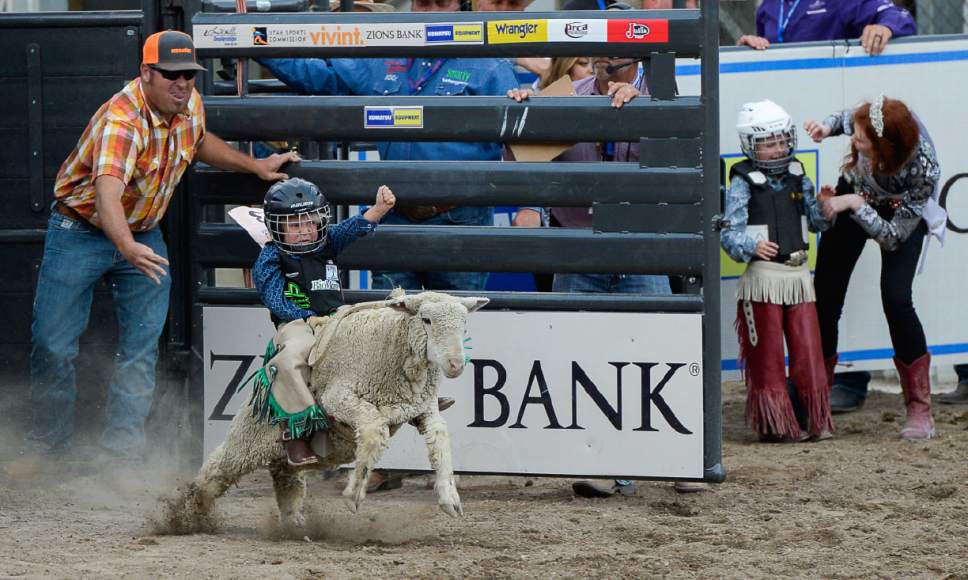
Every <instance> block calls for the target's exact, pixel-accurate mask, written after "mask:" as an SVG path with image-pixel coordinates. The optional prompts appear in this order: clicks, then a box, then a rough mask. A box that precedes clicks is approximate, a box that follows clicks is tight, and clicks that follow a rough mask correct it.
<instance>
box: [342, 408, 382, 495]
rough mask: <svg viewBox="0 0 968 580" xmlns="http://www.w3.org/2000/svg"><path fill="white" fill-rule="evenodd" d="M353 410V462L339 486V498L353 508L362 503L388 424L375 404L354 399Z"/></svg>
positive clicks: (380, 453)
mask: <svg viewBox="0 0 968 580" xmlns="http://www.w3.org/2000/svg"><path fill="white" fill-rule="evenodd" d="M356 410H357V416H356V464H355V467H354V469H353V471H352V472H351V473H350V478H349V481H348V482H347V484H346V489H344V490H343V499H344V500H345V501H346V505H347V507H349V508H350V510H351V511H353V512H356V511H357V510H359V508H360V504H361V503H363V498H365V497H366V484H367V482H368V481H369V480H370V472H371V471H372V470H373V466H374V465H376V462H377V461H379V460H380V457H381V456H382V455H383V451H384V450H385V449H386V448H387V444H388V443H389V442H390V425H389V423H388V422H387V420H386V417H384V416H383V415H382V414H381V413H380V412H379V411H378V410H377V408H376V407H375V406H373V405H372V404H370V403H367V402H366V401H362V400H358V401H357V402H356Z"/></svg>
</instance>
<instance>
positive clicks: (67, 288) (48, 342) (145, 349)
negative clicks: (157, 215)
mask: <svg viewBox="0 0 968 580" xmlns="http://www.w3.org/2000/svg"><path fill="white" fill-rule="evenodd" d="M134 239H135V241H136V242H139V243H142V244H144V245H146V246H148V247H150V248H151V249H152V250H154V252H155V253H156V254H158V255H159V256H162V257H164V258H166V259H167V258H168V250H167V248H166V247H165V242H164V240H163V239H162V235H161V232H160V231H158V229H157V228H156V229H154V230H151V231H148V232H143V233H135V234H134ZM165 270H166V271H167V270H168V269H167V268H165ZM102 277H106V278H107V281H108V283H109V286H110V288H111V294H112V297H113V299H114V309H115V314H116V316H117V320H118V326H119V337H118V347H117V351H116V353H115V356H114V363H115V367H114V373H113V376H112V378H111V384H110V386H109V390H108V399H107V411H106V413H107V417H106V421H105V425H104V431H103V433H102V435H101V438H100V441H99V442H100V445H101V446H102V447H104V448H106V449H108V450H110V451H112V452H114V453H115V455H116V456H117V457H119V458H123V459H133V460H137V459H139V458H141V457H142V455H143V453H144V439H145V437H144V422H145V418H146V417H147V416H148V411H149V409H150V407H151V400H152V397H153V395H154V390H155V362H156V360H157V358H158V339H159V338H160V336H161V332H162V330H163V328H164V325H165V320H166V318H167V315H168V298H169V293H170V292H169V290H170V288H171V277H170V275H168V276H164V277H162V278H161V284H155V283H154V282H153V281H151V279H149V278H148V277H147V276H145V275H144V274H142V273H141V272H140V271H138V270H137V269H135V268H134V267H133V266H131V265H130V264H129V263H128V262H127V260H125V259H124V257H122V256H121V253H120V252H118V250H117V248H116V247H115V246H114V244H113V243H112V242H111V240H109V239H108V238H107V236H105V235H104V232H102V231H101V230H99V229H97V228H95V227H93V226H91V225H89V224H87V223H85V222H81V221H77V220H73V219H71V218H68V217H65V216H63V215H60V214H59V213H57V212H52V214H51V217H50V220H49V221H48V228H47V238H46V242H45V247H44V259H43V262H42V264H41V267H40V274H39V276H38V279H37V293H36V296H35V297H34V310H33V325H32V326H31V332H32V334H33V338H32V349H31V352H30V378H31V384H30V387H31V389H30V397H31V405H32V410H33V420H32V424H31V431H30V435H29V436H28V442H29V443H31V444H32V445H33V446H34V447H39V448H40V449H42V450H44V451H51V452H55V451H58V450H63V449H66V448H67V447H68V446H69V445H70V439H71V435H72V434H73V431H74V401H75V398H76V391H77V387H76V384H75V369H74V359H75V358H76V357H77V353H78V341H79V339H80V337H81V335H82V334H83V333H84V331H85V330H86V329H87V326H88V321H89V319H90V314H91V304H92V302H93V298H94V286H95V284H96V283H97V281H98V280H99V279H101V278H102Z"/></svg>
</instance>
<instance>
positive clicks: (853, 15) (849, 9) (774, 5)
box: [756, 0, 917, 43]
mask: <svg viewBox="0 0 968 580" xmlns="http://www.w3.org/2000/svg"><path fill="white" fill-rule="evenodd" d="M780 2H783V10H784V14H783V20H784V21H786V19H787V18H788V17H789V18H790V20H789V23H788V24H787V25H786V29H785V30H784V32H783V42H785V43H786V42H809V41H812V40H850V39H856V38H860V35H861V33H863V31H864V27H865V26H867V25H868V24H881V25H883V26H886V27H888V28H890V29H891V33H893V35H894V36H895V37H898V36H910V35H912V34H917V25H916V24H915V23H914V18H912V17H911V13H910V12H908V11H907V10H905V9H904V8H901V7H899V6H897V5H896V4H894V2H892V1H891V0H799V3H797V0H763V3H762V4H760V7H759V9H757V11H756V34H757V36H762V37H764V38H766V39H767V40H769V41H770V42H777V29H778V28H779V18H780ZM794 4H796V8H795V9H793V12H792V14H791V12H790V10H791V9H792V8H793V7H794Z"/></svg>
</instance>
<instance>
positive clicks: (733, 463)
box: [0, 383, 968, 579]
mask: <svg viewBox="0 0 968 580" xmlns="http://www.w3.org/2000/svg"><path fill="white" fill-rule="evenodd" d="M951 387H953V385H948V388H951ZM742 409H743V392H742V388H741V386H740V385H739V384H738V383H730V384H728V385H727V386H726V388H725V407H724V412H725V425H726V432H725V445H724V457H725V463H726V466H727V468H728V470H729V476H728V479H727V481H726V483H723V484H721V485H718V486H714V487H713V488H712V489H711V490H710V491H708V492H706V493H699V494H690V495H678V494H676V493H675V492H674V491H673V490H672V487H671V485H670V484H668V483H654V482H653V483H640V484H639V486H638V494H637V495H636V496H634V497H613V498H609V499H605V500H586V499H576V498H574V497H573V496H572V493H571V489H570V481H569V480H564V479H535V480H529V479H526V478H521V477H514V478H508V477H463V478H462V479H461V481H460V489H461V495H462V498H463V503H464V509H465V513H466V515H465V517H464V518H462V519H452V518H449V517H447V516H446V515H444V514H443V513H440V512H438V511H437V509H436V504H435V499H434V496H433V491H432V490H431V489H429V487H428V485H427V481H428V480H427V478H426V477H425V476H419V477H415V478H412V479H409V480H407V482H406V484H405V485H404V487H403V488H402V489H400V490H396V491H392V492H386V493H379V494H373V495H371V496H369V497H368V498H367V501H366V503H365V505H364V507H363V509H362V511H361V514H360V515H354V514H351V513H350V512H349V511H348V510H346V508H344V507H343V505H342V504H341V502H340V500H339V496H338V494H339V490H340V488H339V485H338V481H337V480H328V481H327V480H324V479H323V478H322V477H321V476H319V475H315V474H314V475H313V476H312V478H311V482H310V491H309V493H310V497H309V499H308V501H307V505H308V520H309V521H308V524H307V528H306V530H304V532H302V533H300V534H297V535H294V536H287V535H286V534H284V533H283V532H282V531H281V530H280V529H279V528H278V526H277V525H276V524H275V523H274V521H275V520H274V518H275V513H276V512H275V504H274V501H273V498H272V488H271V484H270V481H269V478H268V477H267V476H265V475H253V476H250V477H248V478H246V479H244V480H243V482H242V483H241V484H240V485H239V486H238V487H237V488H233V489H232V490H231V491H230V492H229V494H228V496H227V497H226V498H225V499H224V500H223V501H221V503H220V504H219V506H220V510H219V511H220V514H221V519H222V522H223V525H222V527H221V528H220V529H219V531H218V532H217V533H215V534H199V535H193V536H170V535H164V534H159V533H158V528H157V525H156V524H155V523H153V521H154V520H155V518H157V514H158V513H159V510H158V499H157V498H158V496H159V494H160V493H162V492H165V491H169V490H170V489H171V486H172V483H171V481H169V480H168V479H167V478H166V477H164V476H161V475H158V474H151V476H150V478H149V481H147V482H145V481H138V480H136V479H134V480H132V479H125V480H119V479H117V478H114V477H109V476H105V475H95V476H86V477H79V478H69V477H63V476H62V477H53V478H48V479H46V480H40V481H38V480H25V479H23V478H16V477H11V476H10V474H7V475H0V577H2V578H8V577H16V578H40V577H43V578H47V577H56V578H106V577H128V578H161V577H192V578H236V577H265V578H374V577H376V578H393V577H419V578H452V577H453V578H458V577H460V578H463V577H470V578H485V577H486V578H490V577H496V578H529V577H540V578H546V577H549V578H550V577H571V578H586V577H593V578H623V577H637V578H656V577H661V578H774V577H800V578H944V579H956V578H960V579H968V483H966V482H968V461H966V460H968V407H965V406H960V407H959V406H955V407H951V406H940V405H938V406H936V407H935V416H936V418H937V420H938V427H939V429H940V431H941V436H940V438H938V439H936V440H933V441H930V442H927V443H923V444H910V443H904V442H901V441H899V440H898V439H897V431H898V428H899V424H900V422H901V421H902V420H903V410H902V404H901V400H900V397H899V396H898V395H892V394H886V393H874V394H872V396H871V398H870V399H869V400H868V403H867V405H866V406H865V408H864V409H863V410H862V411H861V412H859V413H855V414H853V415H849V416H841V417H838V419H839V420H838V423H837V427H838V429H839V433H838V437H837V438H836V439H834V440H831V441H826V442H821V443H810V444H796V445H764V444H759V443H757V442H755V440H754V437H753V436H752V434H751V433H750V432H749V431H748V430H747V429H746V428H745V427H743V424H742ZM643 453H647V450H643Z"/></svg>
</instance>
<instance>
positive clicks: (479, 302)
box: [460, 298, 491, 313]
mask: <svg viewBox="0 0 968 580" xmlns="http://www.w3.org/2000/svg"><path fill="white" fill-rule="evenodd" d="M490 301H491V299H490V298H461V299H460V303H461V304H463V305H464V308H466V309H467V312H468V313H470V312H474V311H475V310H480V309H481V308H484V306H486V305H487V303H488V302H490Z"/></svg>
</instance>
